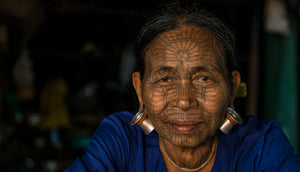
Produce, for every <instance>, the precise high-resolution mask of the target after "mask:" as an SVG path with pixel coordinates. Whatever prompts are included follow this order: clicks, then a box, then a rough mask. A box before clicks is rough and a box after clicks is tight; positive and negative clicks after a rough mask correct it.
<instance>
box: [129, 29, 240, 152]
mask: <svg viewBox="0 0 300 172" xmlns="http://www.w3.org/2000/svg"><path fill="white" fill-rule="evenodd" d="M145 55H146V56H145V73H144V76H143V79H142V80H141V76H140V74H139V72H136V73H134V74H133V84H134V86H135V89H136V92H137V95H138V98H139V101H140V108H142V107H144V108H145V111H146V113H147V115H148V116H149V118H150V120H151V122H152V123H153V125H154V127H155V130H156V132H157V133H158V134H159V138H160V144H161V145H164V146H167V147H168V145H172V146H175V147H179V148H183V149H184V148H192V149H193V148H197V147H199V148H200V147H204V148H205V149H206V150H207V151H204V152H205V153H204V154H205V155H203V154H202V155H203V156H206V157H207V155H206V154H209V149H210V148H211V145H212V140H213V137H214V136H215V135H216V133H217V130H218V128H219V126H220V125H221V124H222V122H223V120H224V118H225V114H226V112H227V107H228V106H230V104H231V103H232V102H233V99H234V96H235V93H236V89H237V86H238V84H239V80H240V75H239V73H238V72H237V71H233V72H232V73H229V72H228V71H227V69H226V65H225V59H224V50H223V47H222V45H221V44H220V43H219V42H218V40H217V39H216V38H215V36H214V35H213V34H212V33H211V32H210V31H207V30H205V29H199V28H196V27H193V26H182V27H179V28H177V29H175V30H172V31H168V32H165V33H162V34H160V35H158V36H157V37H156V38H155V39H154V40H153V41H152V42H151V43H150V45H148V47H147V49H146V54H145ZM229 74H230V75H232V77H233V79H232V82H233V84H231V83H230V82H231V80H230V78H231V77H230V76H229ZM166 150H167V149H166ZM168 154H169V153H168Z"/></svg>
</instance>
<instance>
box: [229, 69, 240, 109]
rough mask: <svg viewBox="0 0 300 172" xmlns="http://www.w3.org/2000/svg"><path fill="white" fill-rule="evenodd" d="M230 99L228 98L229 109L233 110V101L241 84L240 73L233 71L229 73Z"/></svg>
mask: <svg viewBox="0 0 300 172" xmlns="http://www.w3.org/2000/svg"><path fill="white" fill-rule="evenodd" d="M231 78H232V80H231V87H232V88H231V98H230V107H231V108H232V109H234V99H235V96H236V93H237V90H238V88H239V85H240V82H241V75H240V72H238V71H237V70H234V71H232V72H231Z"/></svg>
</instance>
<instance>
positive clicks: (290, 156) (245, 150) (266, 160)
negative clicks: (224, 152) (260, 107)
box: [221, 116, 299, 171]
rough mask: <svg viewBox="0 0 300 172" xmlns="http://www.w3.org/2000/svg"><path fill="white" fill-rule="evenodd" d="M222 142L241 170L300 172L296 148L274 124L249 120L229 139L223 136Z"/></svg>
mask: <svg viewBox="0 0 300 172" xmlns="http://www.w3.org/2000/svg"><path fill="white" fill-rule="evenodd" d="M221 138H222V139H223V141H222V142H221V143H223V145H221V146H224V147H226V149H229V150H230V151H231V153H232V156H233V157H234V158H233V161H232V163H233V164H239V167H240V168H247V169H249V170H250V169H252V170H254V171H257V170H259V171H269V170H275V171H276V170H278V171H279V170H281V169H284V168H285V169H286V168H287V167H288V166H290V167H293V168H297V169H298V168H299V162H298V160H297V159H298V158H297V156H296V155H295V154H294V148H293V147H292V146H291V144H290V142H289V140H288V139H287V137H286V136H285V134H284V132H283V131H282V129H281V127H280V125H279V124H278V123H277V122H275V121H267V120H264V119H260V120H258V119H257V118H255V117H254V116H247V117H246V118H244V123H243V124H242V125H238V126H236V127H234V128H233V130H232V131H231V132H230V133H229V134H228V135H224V134H221ZM287 164H288V165H287ZM236 167H237V166H236ZM237 170H238V169H237ZM252 170H250V171H252Z"/></svg>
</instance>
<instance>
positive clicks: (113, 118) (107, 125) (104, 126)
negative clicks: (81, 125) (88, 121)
mask: <svg viewBox="0 0 300 172" xmlns="http://www.w3.org/2000/svg"><path fill="white" fill-rule="evenodd" d="M133 116H134V114H132V113H131V112H127V111H121V112H117V113H113V114H111V115H109V116H107V117H105V118H104V119H103V120H102V122H101V124H100V126H99V127H98V129H97V130H96V132H95V133H94V135H93V139H97V138H98V137H105V140H108V139H109V138H114V139H116V138H118V139H121V138H122V139H125V140H128V137H130V136H131V135H133V134H134V135H138V134H139V133H140V131H139V128H138V127H137V126H131V125H130V121H131V119H132V117H133Z"/></svg>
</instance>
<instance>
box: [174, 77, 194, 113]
mask: <svg viewBox="0 0 300 172" xmlns="http://www.w3.org/2000/svg"><path fill="white" fill-rule="evenodd" d="M176 92H177V94H176V96H177V98H176V106H177V107H178V108H179V109H181V110H184V111H185V110H188V109H190V108H194V107H195V106H196V105H197V101H196V99H195V97H194V96H193V93H192V89H191V86H190V83H189V81H183V82H182V83H181V84H179V86H178V88H177V91H176Z"/></svg>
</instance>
